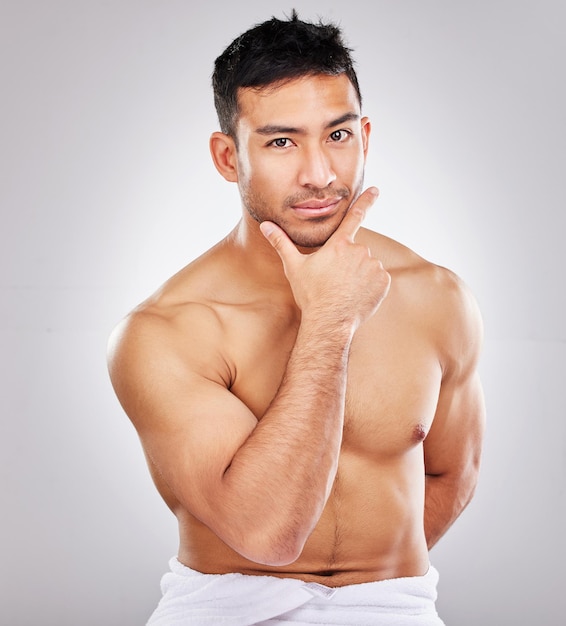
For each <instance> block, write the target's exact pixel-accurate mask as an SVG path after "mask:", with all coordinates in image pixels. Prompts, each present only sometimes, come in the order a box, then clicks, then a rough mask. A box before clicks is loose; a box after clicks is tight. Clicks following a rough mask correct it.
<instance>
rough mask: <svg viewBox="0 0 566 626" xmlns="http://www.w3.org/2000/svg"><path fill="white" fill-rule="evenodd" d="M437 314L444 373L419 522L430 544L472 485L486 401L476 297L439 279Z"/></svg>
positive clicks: (462, 504)
mask: <svg viewBox="0 0 566 626" xmlns="http://www.w3.org/2000/svg"><path fill="white" fill-rule="evenodd" d="M444 286H445V289H446V293H445V295H444V297H443V298H442V311H438V313H439V315H438V317H439V318H440V320H439V321H440V326H441V329H442V330H441V332H440V340H439V341H440V345H441V348H440V351H441V354H442V367H443V377H442V384H441V389H440V396H439V400H438V405H437V409H436V413H435V417H434V421H433V423H432V427H431V429H430V432H429V433H428V436H427V438H426V439H425V443H424V453H425V472H426V491H425V516H424V526H425V534H426V538H427V543H428V547H429V549H430V548H432V547H433V546H434V544H435V543H436V542H437V541H438V540H439V539H440V538H441V537H442V535H443V534H444V533H445V532H446V531H447V530H448V528H449V527H450V526H451V525H452V523H453V522H454V521H455V520H456V518H457V517H458V516H459V515H460V513H461V512H462V511H463V510H464V508H465V507H466V506H467V505H468V503H469V502H470V500H471V499H472V496H473V494H474V491H475V487H476V483H477V479H478V473H479V466H480V456H481V447H482V440H483V432H484V427H485V407H484V400H483V392H482V387H481V383H480V380H479V376H478V372H477V363H478V358H479V352H480V348H481V340H482V324H481V318H480V314H479V312H478V309H477V306H476V303H475V301H474V299H473V298H472V296H471V295H470V294H469V292H468V291H467V289H466V288H465V286H463V285H462V284H461V283H460V281H458V279H456V277H454V276H453V275H450V274H448V275H447V276H446V280H445V281H444Z"/></svg>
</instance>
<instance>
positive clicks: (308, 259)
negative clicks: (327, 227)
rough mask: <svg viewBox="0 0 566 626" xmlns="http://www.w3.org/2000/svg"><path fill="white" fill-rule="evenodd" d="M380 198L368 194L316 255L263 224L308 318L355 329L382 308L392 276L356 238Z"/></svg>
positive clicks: (269, 224)
mask: <svg viewBox="0 0 566 626" xmlns="http://www.w3.org/2000/svg"><path fill="white" fill-rule="evenodd" d="M377 196H378V191H377V189H376V188H375V187H370V188H369V189H367V190H366V191H364V192H363V193H362V194H361V195H360V197H359V198H358V199H357V200H356V202H355V203H354V204H353V205H352V206H351V207H350V209H349V211H348V213H347V214H346V216H345V217H344V219H343V220H342V223H341V224H340V226H339V227H338V228H337V229H336V231H335V232H334V233H333V235H332V236H331V237H330V238H329V239H328V241H327V242H326V243H325V244H324V245H323V246H322V247H321V248H319V249H318V250H317V251H316V252H313V253H312V254H302V253H301V252H299V251H298V250H297V248H296V247H295V245H294V244H293V242H292V241H291V240H290V239H289V237H288V236H287V234H286V233H285V231H284V230H283V229H281V228H280V227H279V226H277V225H276V224H274V223H273V222H262V224H261V225H260V228H261V231H262V233H263V235H264V236H265V237H266V238H267V240H268V241H269V243H270V244H271V245H272V246H273V248H274V249H275V250H276V251H277V253H278V254H279V256H280V258H281V261H282V263H283V268H284V270H285V275H286V276H287V280H288V281H289V284H290V286H291V289H292V291H293V296H294V298H295V302H296V303H297V306H298V307H299V308H300V309H301V312H302V314H303V317H305V316H314V317H316V319H318V320H324V321H326V322H327V323H330V324H332V323H333V322H334V323H340V324H342V323H346V324H348V325H351V328H352V329H353V330H355V329H356V328H357V327H358V326H359V325H360V324H361V323H362V322H364V321H365V320H366V319H368V318H369V317H371V316H372V315H373V314H374V313H375V312H376V311H377V309H378V307H379V305H380V304H381V302H382V300H383V299H384V298H385V297H386V295H387V292H388V291H389V285H390V282H391V277H390V275H389V274H388V273H387V272H386V271H385V269H384V268H383V265H382V264H381V262H380V261H379V260H378V259H376V258H375V257H373V256H372V255H371V251H370V250H369V249H368V248H367V247H366V246H363V245H361V244H357V243H356V242H355V241H354V239H355V236H356V233H357V232H358V230H359V228H360V226H361V224H362V221H363V219H364V217H365V215H366V212H367V210H368V208H369V207H370V206H371V205H372V204H373V202H374V201H375V199H376V198H377Z"/></svg>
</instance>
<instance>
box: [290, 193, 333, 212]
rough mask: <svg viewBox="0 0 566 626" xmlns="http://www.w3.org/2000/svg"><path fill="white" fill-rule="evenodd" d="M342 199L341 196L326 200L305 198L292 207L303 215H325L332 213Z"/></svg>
mask: <svg viewBox="0 0 566 626" xmlns="http://www.w3.org/2000/svg"><path fill="white" fill-rule="evenodd" d="M341 200H342V198H341V197H334V198H326V199H324V200H316V199H312V200H305V201H304V202H299V203H297V204H293V205H292V206H291V208H292V209H293V210H294V211H296V212H297V213H299V214H301V215H324V214H326V213H331V212H332V211H333V210H334V209H335V208H336V206H337V205H338V203H339V202H340V201H341Z"/></svg>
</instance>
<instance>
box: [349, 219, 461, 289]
mask: <svg viewBox="0 0 566 626" xmlns="http://www.w3.org/2000/svg"><path fill="white" fill-rule="evenodd" d="M361 242H363V243H364V245H367V246H368V247H369V248H370V250H371V252H372V254H373V255H374V256H375V257H376V258H378V259H379V260H380V261H381V262H382V263H383V266H384V267H385V269H386V270H387V271H388V272H389V273H390V274H391V275H392V277H393V278H394V279H395V278H396V279H397V280H399V281H401V280H402V281H405V282H407V283H409V284H410V286H411V290H412V291H413V292H414V291H415V290H416V291H419V290H420V289H422V290H424V291H426V292H427V293H429V294H430V296H431V297H434V296H442V297H445V296H449V295H452V296H454V297H456V298H458V297H461V296H464V295H465V294H466V293H468V289H467V287H466V285H465V283H464V282H463V281H462V280H461V279H460V277H459V276H458V275H457V274H455V273H454V272H453V271H452V270H450V269H448V268H446V267H443V266H441V265H437V264H435V263H433V262H431V261H429V260H427V259H425V258H424V257H422V256H421V255H419V254H418V253H417V252H415V251H414V250H412V249H411V248H409V247H408V246H406V245H405V244H403V243H401V242H399V241H396V240H395V239H392V238H390V237H388V236H386V235H383V234H381V233H376V232H374V231H371V230H367V229H364V233H363V239H362V241H361Z"/></svg>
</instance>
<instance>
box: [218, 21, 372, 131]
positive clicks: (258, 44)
mask: <svg viewBox="0 0 566 626" xmlns="http://www.w3.org/2000/svg"><path fill="white" fill-rule="evenodd" d="M317 74H326V75H328V76H338V75H340V74H345V75H346V76H347V77H348V79H349V80H350V82H351V83H352V85H353V87H354V89H355V91H356V94H357V97H358V100H359V102H360V104H361V94H360V88H359V85H358V79H357V76H356V73H355V71H354V65H353V61H352V58H351V56H350V49H349V48H347V47H346V46H345V45H344V42H343V41H342V37H341V33H340V29H339V28H338V27H337V26H335V25H333V24H323V23H322V22H321V23H319V24H311V23H308V22H303V21H301V20H299V18H298V16H297V13H296V12H295V11H293V13H292V15H291V18H290V19H289V20H284V21H283V20H278V19H276V18H272V19H271V20H268V21H266V22H263V23H262V24H258V25H257V26H255V27H254V28H251V29H250V30H248V31H246V32H245V33H243V34H242V35H240V36H239V37H238V38H237V39H235V40H234V41H233V42H232V43H231V44H230V45H229V46H228V48H226V50H225V51H224V52H223V53H222V54H221V55H220V56H219V57H218V58H217V59H216V62H215V68H214V74H213V76H212V86H213V90H214V103H215V106H216V112H217V114H218V120H219V122H220V128H221V129H222V132H223V133H225V134H227V135H230V136H232V137H234V139H236V124H237V121H238V114H239V106H238V92H239V90H240V89H242V88H258V89H265V88H267V87H269V86H271V85H273V86H276V85H280V84H282V83H284V82H286V81H291V80H294V79H297V78H301V77H304V76H314V75H317Z"/></svg>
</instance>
